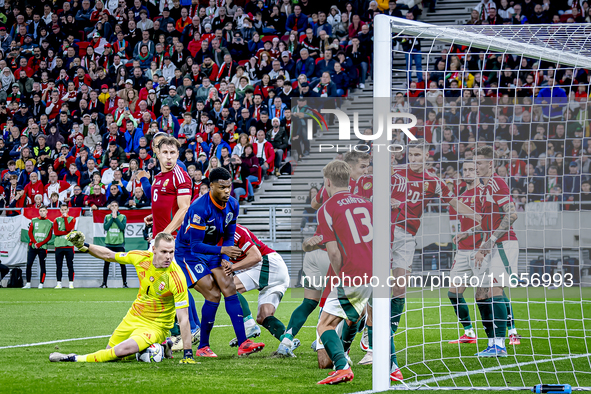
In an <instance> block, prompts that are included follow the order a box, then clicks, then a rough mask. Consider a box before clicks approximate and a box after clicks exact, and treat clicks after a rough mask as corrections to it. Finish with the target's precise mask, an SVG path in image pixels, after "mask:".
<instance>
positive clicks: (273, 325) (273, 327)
mask: <svg viewBox="0 0 591 394" xmlns="http://www.w3.org/2000/svg"><path fill="white" fill-rule="evenodd" d="M263 327H265V328H266V329H267V330H269V332H270V333H271V335H273V336H274V337H275V338H277V339H279V340H281V336H282V335H283V333H284V332H285V326H284V325H283V323H281V320H279V319H277V318H276V317H275V316H267V317H266V318H265V320H263Z"/></svg>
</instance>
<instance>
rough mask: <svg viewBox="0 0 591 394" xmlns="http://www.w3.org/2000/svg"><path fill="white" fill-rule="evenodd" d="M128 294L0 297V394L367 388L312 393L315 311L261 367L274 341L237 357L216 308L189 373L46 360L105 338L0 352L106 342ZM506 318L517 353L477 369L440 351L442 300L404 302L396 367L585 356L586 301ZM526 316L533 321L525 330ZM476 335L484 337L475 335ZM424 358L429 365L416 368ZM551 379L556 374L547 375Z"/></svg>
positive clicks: (511, 378) (581, 368)
mask: <svg viewBox="0 0 591 394" xmlns="http://www.w3.org/2000/svg"><path fill="white" fill-rule="evenodd" d="M136 292H137V290H135V289H75V290H70V289H62V290H53V289H44V290H38V289H31V290H21V289H1V290H0V311H1V313H2V318H1V319H0V333H1V335H0V337H1V338H2V339H3V340H2V342H1V343H0V365H1V368H0V392H58V391H59V392H143V393H146V392H154V393H159V392H182V391H188V390H191V391H192V392H208V393H247V392H248V393H253V392H265V393H286V392H289V393H309V392H328V391H330V392H331V393H349V392H356V391H362V390H369V389H371V367H368V366H359V365H354V366H353V371H354V373H355V379H354V381H353V382H350V383H345V384H341V385H337V386H334V387H320V386H317V385H316V382H317V381H318V380H320V379H322V378H324V377H325V376H327V374H328V372H329V371H326V370H324V371H323V370H319V369H318V368H317V364H316V353H314V352H313V351H312V350H311V349H310V344H311V343H312V341H313V340H314V339H315V331H314V326H315V323H316V321H317V318H318V313H317V312H314V313H313V314H312V315H311V316H310V318H309V319H308V321H307V322H306V325H305V327H304V328H303V329H302V331H301V332H300V334H299V335H298V336H297V337H298V338H299V339H300V340H301V341H302V346H301V347H300V348H299V349H298V350H296V354H297V356H298V357H297V358H295V359H275V358H270V357H269V356H270V354H271V352H272V351H274V350H275V349H276V347H277V344H278V342H277V340H276V339H275V338H273V337H272V336H271V335H270V334H269V333H268V332H267V331H266V330H265V329H264V328H262V333H263V334H262V337H261V338H260V339H261V340H262V341H263V342H264V343H265V344H266V345H267V347H266V348H265V349H264V350H263V351H262V352H261V353H259V354H255V355H252V356H250V357H248V358H238V357H237V355H236V349H235V348H230V347H229V346H228V342H229V341H230V339H232V338H233V337H234V332H233V330H232V327H231V325H230V321H229V319H228V317H227V314H226V312H225V309H224V307H223V306H221V307H220V309H219V310H218V315H217V320H216V326H219V327H216V328H215V329H214V331H213V333H212V338H211V339H212V341H211V343H212V349H213V350H214V351H215V352H216V353H217V354H218V356H219V358H217V359H198V360H197V361H198V362H199V363H198V364H197V365H179V363H178V361H179V359H180V354H181V353H175V358H174V359H173V360H164V361H163V362H161V363H158V364H146V363H139V362H135V361H128V362H116V363H105V364H95V363H63V364H61V363H50V362H49V361H48V356H49V353H51V352H53V351H60V352H63V353H71V352H72V353H77V354H85V353H90V352H93V351H96V350H98V349H101V348H104V347H105V346H106V344H107V340H108V338H97V339H85V340H75V341H70V342H60V343H53V344H47V345H36V346H26V347H18V348H9V349H7V348H2V347H5V346H13V345H23V344H37V343H39V342H50V341H58V340H64V339H71V338H83V337H93V336H103V335H109V334H110V333H111V332H112V331H113V330H114V329H115V327H116V326H117V325H118V324H119V322H120V321H121V319H122V318H123V316H124V315H125V313H126V312H127V310H128V308H129V306H130V305H131V302H132V301H133V299H134V298H135V295H136ZM194 294H195V293H194ZM247 298H248V299H249V301H251V309H252V310H253V312H254V311H256V293H251V294H247ZM467 300H468V302H470V300H469V299H468V298H467ZM196 301H197V303H198V308H199V307H200V305H201V303H202V298H201V297H196ZM300 301H301V299H300V298H294V297H292V295H291V293H290V292H288V293H287V294H286V296H285V297H284V302H283V303H282V304H281V305H280V306H279V309H278V311H277V317H278V318H279V319H281V320H282V321H283V322H284V323H285V324H287V322H288V320H289V317H290V315H291V312H292V311H293V310H294V309H295V308H296V307H297V306H298V305H299V303H300ZM441 306H443V307H441ZM471 313H472V316H473V318H474V317H475V316H478V315H474V313H475V311H474V310H473V308H472V310H471ZM476 313H477V312H476ZM514 313H515V315H516V317H517V318H518V319H519V321H518V329H519V331H520V333H521V335H523V336H524V338H523V339H522V345H521V346H518V347H515V348H514V349H511V348H509V349H508V351H509V354H510V357H508V358H506V359H502V360H496V359H487V360H482V361H481V360H477V359H476V358H474V357H473V354H474V353H475V351H476V349H477V345H462V346H461V347H459V346H458V345H448V344H447V341H449V340H451V339H455V338H456V337H457V335H458V334H459V333H460V330H459V325H458V324H457V322H456V320H455V315H454V313H453V309H452V307H451V306H450V305H449V301H447V300H446V299H442V300H439V299H434V298H432V299H426V300H419V299H409V300H408V303H407V314H406V316H405V317H404V318H403V319H402V321H401V325H400V328H399V330H398V333H397V335H396V345H397V349H398V350H399V353H398V359H399V364H400V365H401V366H403V365H407V367H406V368H403V373H404V375H405V377H406V378H407V381H408V382H413V381H422V380H425V379H429V378H432V377H435V378H441V377H443V376H447V375H449V371H451V372H452V373H462V372H465V371H468V370H474V371H479V370H480V371H482V369H483V368H493V369H494V368H495V367H497V368H498V367H499V366H500V365H512V364H516V363H527V362H532V361H535V360H537V361H540V360H544V359H548V358H549V357H548V355H549V354H552V355H553V357H555V358H556V357H564V356H565V355H569V354H570V355H581V354H587V353H589V352H590V351H591V304H589V303H588V302H586V303H583V304H581V303H572V304H568V303H567V304H565V305H564V306H563V304H562V303H560V304H552V303H546V304H543V303H542V304H539V305H538V304H532V303H530V304H529V307H528V304H525V303H523V302H521V303H520V302H516V303H514ZM525 316H529V318H530V319H531V320H532V321H530V322H529V323H526V322H525ZM565 318H566V320H565ZM521 320H523V321H521ZM409 322H410V323H409ZM567 330H568V331H567ZM567 333H568V337H567ZM478 335H479V337H484V332H483V330H482V329H481V328H480V327H478ZM532 335H533V338H532ZM550 336H551V337H552V338H549V337H550ZM359 339H360V335H358V336H357V338H356V340H355V342H354V344H353V346H352V350H351V358H352V359H353V362H354V363H355V364H356V363H357V362H358V361H359V360H360V359H361V358H362V357H363V352H362V351H361V350H360V349H359V344H358V342H359ZM442 342H444V343H443V344H441V343H442ZM479 342H480V343H479V344H478V348H479V349H482V348H484V345H485V341H479ZM380 345H382V346H384V345H386V344H380ZM533 353H535V354H536V356H535V357H534V356H532V354H533ZM516 354H517V355H516ZM460 355H461V356H462V357H460ZM425 359H427V360H431V361H429V362H423V360H425ZM589 360H590V359H589V356H586V357H580V356H579V357H578V358H572V359H569V358H566V359H564V360H562V361H556V362H541V363H536V364H529V365H526V366H521V367H514V368H512V369H509V370H504V371H500V370H493V371H491V372H488V373H487V374H483V373H479V374H475V375H470V376H465V374H464V375H462V376H457V377H455V378H454V379H446V380H441V381H437V382H431V383H429V386H431V387H436V386H437V385H440V386H471V385H474V386H488V385H490V386H503V385H504V382H505V381H507V382H510V384H511V385H514V386H533V385H534V384H536V383H539V382H540V380H542V381H543V382H544V383H557V382H558V380H559V381H560V383H570V384H573V385H578V386H591V373H590V372H589V371H591V365H590V361H589ZM520 369H521V371H522V372H521V373H519V370H520ZM556 370H558V371H563V373H558V374H556V373H555V372H554V371H556Z"/></svg>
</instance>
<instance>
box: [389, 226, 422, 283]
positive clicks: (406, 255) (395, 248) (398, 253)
mask: <svg viewBox="0 0 591 394" xmlns="http://www.w3.org/2000/svg"><path fill="white" fill-rule="evenodd" d="M416 245H417V242H416V240H415V236H414V235H412V234H410V233H408V232H406V231H405V230H403V229H401V228H400V227H398V226H396V227H395V228H394V239H393V240H392V248H391V249H390V262H391V266H392V269H394V268H404V269H405V270H407V271H409V272H410V271H412V259H413V257H414V255H415V247H416Z"/></svg>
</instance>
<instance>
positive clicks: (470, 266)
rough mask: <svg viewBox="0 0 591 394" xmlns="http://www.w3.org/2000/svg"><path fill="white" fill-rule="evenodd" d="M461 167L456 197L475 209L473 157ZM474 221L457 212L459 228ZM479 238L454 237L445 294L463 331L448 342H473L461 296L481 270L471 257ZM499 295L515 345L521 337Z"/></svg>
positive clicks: (478, 189)
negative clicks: (460, 185)
mask: <svg viewBox="0 0 591 394" xmlns="http://www.w3.org/2000/svg"><path fill="white" fill-rule="evenodd" d="M462 170H463V180H464V182H465V183H466V185H467V187H466V190H465V191H464V192H463V193H462V195H461V196H460V197H459V200H460V201H462V202H463V203H464V204H466V205H467V206H469V207H470V208H472V209H474V210H475V211H476V209H477V208H476V205H477V204H478V201H479V199H480V196H481V195H482V192H483V191H484V186H483V185H482V184H481V183H480V179H478V177H476V165H475V163H474V161H473V160H468V161H465V162H464V164H463V168H462ZM476 212H478V211H476ZM451 214H452V212H450V215H451ZM477 224H478V223H477V222H476V221H475V220H474V218H473V217H470V216H465V215H460V229H461V230H460V231H466V230H469V229H472V228H473V227H474V226H476V225H477ZM482 238H483V236H482V233H478V234H476V233H473V234H471V235H469V236H467V237H466V238H463V239H461V240H460V241H456V239H454V242H457V248H458V250H457V252H456V255H455V258H454V263H453V265H452V267H451V272H450V275H449V276H450V278H451V282H452V285H451V286H450V288H449V292H448V297H449V300H450V301H451V304H452V306H453V307H454V311H455V313H456V315H457V316H458V319H459V320H460V322H461V323H462V325H463V326H464V334H463V335H462V336H461V337H460V338H459V339H457V340H454V341H450V342H449V343H476V333H475V331H474V328H473V326H472V320H471V318H470V309H469V308H468V305H467V304H466V300H465V299H464V290H466V286H467V285H469V284H470V279H471V278H472V277H476V278H479V277H482V275H483V274H484V272H483V271H482V269H477V268H476V266H475V260H474V258H475V256H476V253H477V251H478V249H479V248H480V246H481V244H482ZM454 283H457V284H460V283H462V285H460V286H456V285H454ZM474 283H475V282H474ZM503 297H504V298H505V305H506V307H507V325H508V326H509V327H510V329H509V337H510V343H509V344H510V345H519V344H521V341H520V339H519V336H518V335H517V329H516V328H515V324H514V320H513V310H512V307H511V302H510V301H509V299H508V298H507V296H506V295H505V293H504V292H503Z"/></svg>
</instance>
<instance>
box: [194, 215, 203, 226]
mask: <svg viewBox="0 0 591 394" xmlns="http://www.w3.org/2000/svg"><path fill="white" fill-rule="evenodd" d="M193 223H195V224H199V223H201V217H200V216H199V215H197V214H195V215H193Z"/></svg>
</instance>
